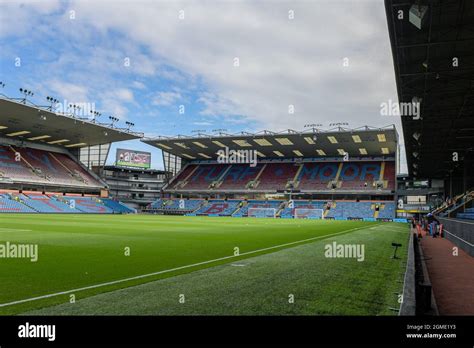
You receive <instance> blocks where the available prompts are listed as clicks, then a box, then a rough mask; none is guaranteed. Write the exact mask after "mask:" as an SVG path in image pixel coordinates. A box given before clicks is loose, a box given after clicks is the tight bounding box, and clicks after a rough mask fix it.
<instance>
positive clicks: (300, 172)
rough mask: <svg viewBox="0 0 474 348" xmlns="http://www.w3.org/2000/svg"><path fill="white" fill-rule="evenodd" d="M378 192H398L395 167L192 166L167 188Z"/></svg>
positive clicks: (376, 163) (385, 163)
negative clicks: (382, 190) (395, 190)
mask: <svg viewBox="0 0 474 348" xmlns="http://www.w3.org/2000/svg"><path fill="white" fill-rule="evenodd" d="M289 188H292V189H298V190H301V191H321V190H337V191H344V192H346V191H351V190H352V191H375V190H379V189H384V190H391V191H392V190H394V189H395V163H394V162H393V161H371V162H367V161H366V162H363V161H362V162H340V161H339V162H330V161H328V162H326V161H320V162H306V163H295V162H289V163H288V162H283V163H259V164H258V165H256V166H255V167H252V166H249V165H248V164H232V165H230V164H229V165H225V164H191V165H188V166H186V167H185V168H184V169H183V170H182V171H181V173H179V174H178V175H177V177H176V178H175V179H174V180H172V181H171V183H170V184H168V186H167V187H166V188H165V189H167V190H169V189H172V190H182V191H188V190H191V191H208V190H214V191H252V190H255V191H272V192H274V191H278V190H285V189H289Z"/></svg>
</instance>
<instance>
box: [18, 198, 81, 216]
mask: <svg viewBox="0 0 474 348" xmlns="http://www.w3.org/2000/svg"><path fill="white" fill-rule="evenodd" d="M20 199H21V201H22V202H23V203H24V204H25V205H27V206H28V207H30V208H32V209H34V210H35V211H37V212H39V213H80V211H79V210H77V209H75V208H73V207H70V206H69V205H67V204H66V203H64V202H61V201H59V200H57V199H56V198H55V197H48V196H47V195H42V194H31V193H30V194H28V195H26V194H21V195H20Z"/></svg>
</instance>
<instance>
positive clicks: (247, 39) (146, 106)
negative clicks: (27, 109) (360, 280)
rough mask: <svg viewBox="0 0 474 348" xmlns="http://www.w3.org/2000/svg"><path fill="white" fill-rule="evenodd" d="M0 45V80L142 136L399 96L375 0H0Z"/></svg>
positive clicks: (257, 125) (270, 120) (239, 127)
mask: <svg viewBox="0 0 474 348" xmlns="http://www.w3.org/2000/svg"><path fill="white" fill-rule="evenodd" d="M0 47H1V52H2V53H1V57H0V64H1V66H0V68H1V75H0V76H1V80H2V81H4V82H5V83H6V84H7V85H6V87H5V88H4V90H3V93H5V94H7V95H9V96H17V94H18V88H20V87H24V88H27V89H31V90H33V91H34V92H35V97H34V98H33V101H36V102H37V103H41V102H43V101H44V98H45V97H46V96H47V95H53V96H55V97H56V98H57V99H59V100H61V101H63V100H67V102H68V103H69V102H72V103H82V102H87V103H91V104H92V103H93V104H95V106H96V109H97V110H99V111H101V112H102V114H103V116H102V117H103V118H104V120H103V121H105V120H106V119H107V118H108V116H109V115H113V116H116V117H118V118H119V119H120V123H121V124H123V123H124V122H125V121H127V120H128V121H132V122H134V123H135V124H136V126H135V129H136V130H138V131H143V132H145V133H146V135H148V136H155V135H176V134H192V132H193V131H195V130H205V131H207V132H209V133H211V132H212V130H215V129H226V130H227V131H228V132H238V131H250V132H253V131H259V130H262V129H269V130H273V131H280V130H284V129H287V128H291V129H295V130H303V129H304V126H305V125H306V124H313V123H317V124H322V125H323V128H329V124H330V123H333V122H347V123H349V127H351V128H356V127H359V126H363V125H369V126H386V125H390V124H396V125H397V127H398V126H399V124H400V121H399V117H395V116H382V115H381V114H380V105H381V103H384V102H388V101H389V100H392V101H397V96H396V86H395V77H394V71H393V61H392V56H391V49H390V42H389V37H388V30H387V23H386V18H385V10H384V6H383V0H312V1H301V0H296V1H270V0H260V1H242V0H227V1H226V0H221V1H217V0H209V1H206V0H199V1H197V0H195V1H153V0H133V1H132V0H127V1H111V0H78V1H50V0H41V1H40V0H38V1H34V0H33V1H31V0H30V1H19V0H18V1H12V0H0ZM290 105H292V106H293V107H294V113H293V114H290V113H289V106H290ZM180 106H181V107H182V106H184V113H180ZM399 132H400V128H399ZM400 136H401V135H400ZM117 145H118V146H119V147H125V148H134V149H141V150H145V151H151V152H153V156H152V157H153V165H154V167H158V168H159V167H162V163H161V153H160V151H159V150H157V149H153V148H150V147H149V146H147V145H145V144H141V143H140V142H125V143H118V144H117ZM112 153H114V151H112ZM113 160H114V158H113V156H111V157H110V158H109V160H108V162H109V163H110V162H113ZM402 169H403V168H402Z"/></svg>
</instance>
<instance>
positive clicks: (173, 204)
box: [150, 199, 204, 212]
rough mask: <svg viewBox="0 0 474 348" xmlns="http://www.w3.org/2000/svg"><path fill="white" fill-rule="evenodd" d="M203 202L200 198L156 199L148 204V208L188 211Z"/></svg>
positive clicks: (193, 209)
mask: <svg viewBox="0 0 474 348" xmlns="http://www.w3.org/2000/svg"><path fill="white" fill-rule="evenodd" d="M180 201H181V202H180ZM203 202H204V200H202V199H158V200H156V201H155V202H153V203H152V204H150V209H152V210H161V211H186V212H189V211H195V210H196V209H197V208H199V207H200V206H201V204H202V203H203Z"/></svg>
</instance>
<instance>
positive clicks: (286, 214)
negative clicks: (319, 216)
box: [280, 201, 326, 218]
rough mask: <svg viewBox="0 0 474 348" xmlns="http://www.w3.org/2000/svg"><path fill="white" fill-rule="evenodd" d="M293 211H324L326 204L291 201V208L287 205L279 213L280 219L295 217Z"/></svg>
mask: <svg viewBox="0 0 474 348" xmlns="http://www.w3.org/2000/svg"><path fill="white" fill-rule="evenodd" d="M295 209H323V210H324V209H326V202H324V201H293V208H290V207H288V205H287V206H286V207H285V208H284V209H283V210H282V211H281V213H280V217H281V218H293V217H295Z"/></svg>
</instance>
